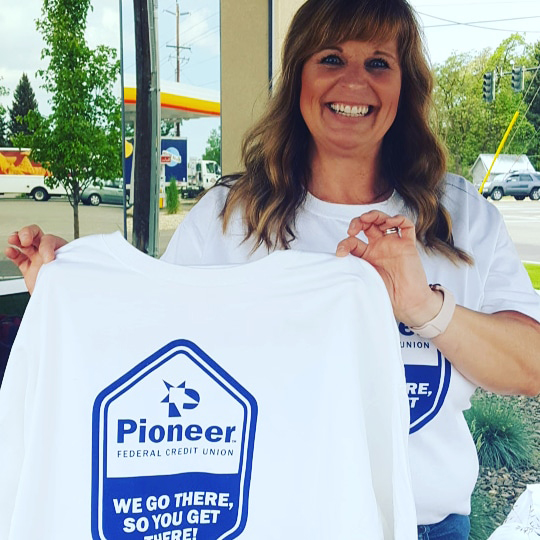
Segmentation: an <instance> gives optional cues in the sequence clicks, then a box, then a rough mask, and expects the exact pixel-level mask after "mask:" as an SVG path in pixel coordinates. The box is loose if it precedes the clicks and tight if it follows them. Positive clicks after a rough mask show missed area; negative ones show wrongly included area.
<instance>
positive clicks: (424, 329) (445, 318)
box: [409, 283, 456, 339]
mask: <svg viewBox="0 0 540 540" xmlns="http://www.w3.org/2000/svg"><path fill="white" fill-rule="evenodd" d="M430 287H431V289H432V290H433V291H441V292H442V294H443V305H442V307H441V310H440V311H439V313H438V314H437V315H436V316H435V318H433V319H431V321H428V322H427V323H425V324H423V325H422V326H410V327H409V328H410V329H411V330H412V331H413V332H414V333H415V334H418V335H419V336H420V337H423V338H427V339H432V338H434V337H437V336H438V335H439V334H442V333H443V332H444V331H445V330H446V329H447V328H448V325H449V324H450V321H451V320H452V316H453V315H454V311H455V309H456V300H455V298H454V295H453V294H452V293H451V292H450V291H449V290H448V289H445V288H444V287H443V286H442V285H439V284H438V283H435V284H434V285H430Z"/></svg>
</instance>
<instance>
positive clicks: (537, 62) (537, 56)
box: [523, 41, 540, 170]
mask: <svg viewBox="0 0 540 540" xmlns="http://www.w3.org/2000/svg"><path fill="white" fill-rule="evenodd" d="M525 67H531V68H534V67H537V68H540V41H538V42H537V43H535V44H534V45H533V46H532V47H531V54H530V58H529V61H528V64H527V65H526V66H525ZM523 101H524V102H525V103H526V105H527V107H528V111H527V120H528V121H529V122H530V123H531V124H532V126H533V127H534V129H535V134H534V139H533V141H532V142H531V148H530V149H529V158H530V159H531V161H532V163H533V165H534V168H535V169H536V170H540V69H538V70H536V71H530V72H526V76H525V92H524V96H523Z"/></svg>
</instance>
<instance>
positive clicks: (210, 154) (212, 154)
mask: <svg viewBox="0 0 540 540" xmlns="http://www.w3.org/2000/svg"><path fill="white" fill-rule="evenodd" d="M202 158H203V159H208V160H211V161H215V162H216V163H219V164H220V165H221V126H220V127H218V129H213V130H212V131H211V132H210V136H209V137H208V140H207V141H206V150H205V152H204V154H203V157H202Z"/></svg>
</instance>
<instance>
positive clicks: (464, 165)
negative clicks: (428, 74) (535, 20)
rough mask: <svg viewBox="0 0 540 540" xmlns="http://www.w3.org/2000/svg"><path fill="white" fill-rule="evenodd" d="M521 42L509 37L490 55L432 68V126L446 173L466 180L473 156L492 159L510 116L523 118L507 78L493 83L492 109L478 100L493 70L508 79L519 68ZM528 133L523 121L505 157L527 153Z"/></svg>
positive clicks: (456, 57) (531, 133)
mask: <svg viewBox="0 0 540 540" xmlns="http://www.w3.org/2000/svg"><path fill="white" fill-rule="evenodd" d="M522 49H523V38H521V37H520V36H519V35H514V36H511V37H509V38H508V39H506V40H504V41H503V42H502V43H501V45H500V46H499V47H497V49H496V50H495V51H493V52H492V51H490V50H489V49H486V50H484V51H482V52H480V53H478V54H476V55H472V54H453V55H451V56H450V57H449V58H448V59H447V60H446V61H445V62H444V63H443V64H441V65H437V66H435V76H436V86H435V90H434V101H435V109H436V111H437V113H436V117H435V118H434V121H435V123H436V126H437V129H438V131H439V133H440V135H441V137H442V139H443V140H444V142H445V143H446V146H447V147H448V151H449V159H448V168H449V170H451V171H452V172H456V173H458V174H461V175H463V176H466V177H468V176H470V168H471V167H472V165H473V164H474V162H475V160H476V158H477V157H478V155H479V154H482V153H488V154H494V153H495V152H496V150H497V148H498V146H499V143H500V141H501V139H502V137H503V135H504V133H505V131H506V128H507V127H508V124H509V123H510V120H511V119H512V117H513V115H514V113H515V111H516V110H520V111H521V112H524V110H525V105H524V104H523V103H522V101H521V96H520V95H519V94H516V93H514V92H513V90H512V89H511V84H510V75H503V76H499V77H498V81H497V92H496V98H495V101H494V102H493V103H485V102H484V101H483V99H482V83H483V74H484V73H486V72H487V71H494V70H497V72H498V73H500V72H503V73H505V72H506V73H510V71H511V68H512V65H514V64H516V65H520V63H521V62H522V61H523V56H522V54H521V53H518V51H521V50H522ZM533 138H534V128H533V126H532V125H531V123H530V122H529V121H527V119H526V118H524V116H522V118H521V121H520V122H519V123H518V124H517V127H515V128H514V130H513V132H512V134H511V136H510V138H509V139H508V143H507V145H506V147H505V149H504V151H505V153H516V154H522V153H527V151H528V150H529V148H530V146H531V141H532V139H533Z"/></svg>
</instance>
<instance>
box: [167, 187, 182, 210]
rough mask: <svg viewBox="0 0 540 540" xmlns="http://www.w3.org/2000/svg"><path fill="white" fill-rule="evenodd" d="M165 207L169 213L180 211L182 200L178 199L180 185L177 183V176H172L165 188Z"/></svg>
mask: <svg viewBox="0 0 540 540" xmlns="http://www.w3.org/2000/svg"><path fill="white" fill-rule="evenodd" d="M165 207H166V208H167V214H177V213H178V209H179V207H180V201H179V200H178V185H177V184H176V178H171V181H170V182H169V185H168V186H167V187H166V188H165Z"/></svg>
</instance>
